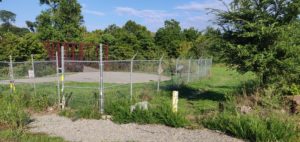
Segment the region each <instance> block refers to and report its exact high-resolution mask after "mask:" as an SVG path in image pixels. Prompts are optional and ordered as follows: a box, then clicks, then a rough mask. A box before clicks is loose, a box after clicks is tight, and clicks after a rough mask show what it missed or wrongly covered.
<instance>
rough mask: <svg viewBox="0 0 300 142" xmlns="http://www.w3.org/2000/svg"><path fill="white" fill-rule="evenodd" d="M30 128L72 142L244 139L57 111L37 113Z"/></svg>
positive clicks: (218, 141) (235, 141) (219, 141)
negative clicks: (75, 117)
mask: <svg viewBox="0 0 300 142" xmlns="http://www.w3.org/2000/svg"><path fill="white" fill-rule="evenodd" d="M33 119H34V121H33V122H32V123H30V124H29V131H30V132H33V133H46V134H49V135H52V136H59V137H62V138H64V139H65V140H67V141H72V142H101V141H105V142H111V141H120V142H125V141H141V142H202V141H203V142H242V140H239V139H236V138H232V137H229V136H227V135H225V134H222V133H219V132H215V131H211V130H207V129H197V130H188V129H184V128H171V127H167V126H162V125H138V124H115V123H113V122H112V121H110V120H86V119H80V120H77V121H72V120H71V119H69V118H65V117H61V116H58V115H56V114H47V115H42V116H34V117H33Z"/></svg>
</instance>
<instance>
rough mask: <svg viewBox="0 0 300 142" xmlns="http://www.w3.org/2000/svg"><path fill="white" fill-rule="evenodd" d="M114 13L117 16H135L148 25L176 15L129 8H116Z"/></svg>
mask: <svg viewBox="0 0 300 142" xmlns="http://www.w3.org/2000/svg"><path fill="white" fill-rule="evenodd" d="M115 11H116V12H117V13H118V14H119V15H129V16H136V17H139V18H142V19H144V20H145V21H146V22H149V23H161V22H163V21H164V20H166V19H168V18H172V17H176V14H172V13H168V12H166V11H163V10H138V9H134V8H131V7H117V8H116V9H115Z"/></svg>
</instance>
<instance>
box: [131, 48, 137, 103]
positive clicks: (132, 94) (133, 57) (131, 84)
mask: <svg viewBox="0 0 300 142" xmlns="http://www.w3.org/2000/svg"><path fill="white" fill-rule="evenodd" d="M136 55H137V53H136V54H134V55H133V57H132V58H131V60H130V101H132V95H133V83H132V73H133V60H134V58H135V56H136Z"/></svg>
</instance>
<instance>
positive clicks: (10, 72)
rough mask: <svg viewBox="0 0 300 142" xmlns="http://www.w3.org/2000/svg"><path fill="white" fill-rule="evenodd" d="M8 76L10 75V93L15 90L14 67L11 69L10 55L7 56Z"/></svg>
mask: <svg viewBox="0 0 300 142" xmlns="http://www.w3.org/2000/svg"><path fill="white" fill-rule="evenodd" d="M9 76H10V82H9V88H10V93H11V94H12V93H14V92H15V90H16V87H15V79H14V69H13V62H12V57H11V55H10V56H9Z"/></svg>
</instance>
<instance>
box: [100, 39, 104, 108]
mask: <svg viewBox="0 0 300 142" xmlns="http://www.w3.org/2000/svg"><path fill="white" fill-rule="evenodd" d="M99 54H100V55H99V58H100V59H99V60H100V61H99V73H100V78H99V81H100V82H99V85H100V86H99V110H100V113H101V114H103V113H104V94H103V88H104V87H103V49H102V44H100V51H99Z"/></svg>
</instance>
